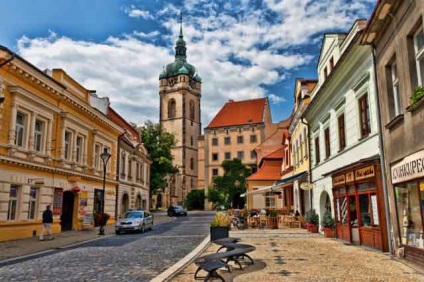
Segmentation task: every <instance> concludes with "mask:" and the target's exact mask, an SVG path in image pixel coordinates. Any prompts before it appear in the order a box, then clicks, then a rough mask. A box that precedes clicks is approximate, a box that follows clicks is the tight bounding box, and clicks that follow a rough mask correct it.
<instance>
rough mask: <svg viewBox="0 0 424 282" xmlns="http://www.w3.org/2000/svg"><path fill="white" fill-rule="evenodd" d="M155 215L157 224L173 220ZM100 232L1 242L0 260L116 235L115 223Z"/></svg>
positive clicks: (71, 232) (77, 232)
mask: <svg viewBox="0 0 424 282" xmlns="http://www.w3.org/2000/svg"><path fill="white" fill-rule="evenodd" d="M153 215H154V224H155V225H157V224H159V223H162V222H167V221H171V220H172V218H171V217H168V216H166V215H164V214H156V213H153ZM40 228H41V226H40ZM98 233H99V228H98V227H96V228H92V229H87V230H81V231H66V232H62V233H58V234H54V235H53V237H54V240H51V241H39V240H38V239H39V238H38V236H37V237H31V238H26V239H21V240H15V241H7V242H0V250H1V252H0V261H2V260H6V259H10V258H14V257H19V256H24V255H29V254H33V253H38V252H42V251H47V250H51V249H55V248H61V247H64V246H68V245H73V244H76V243H80V242H84V241H89V240H95V239H98V238H104V237H107V236H111V235H115V225H114V224H112V225H108V226H106V227H105V234H106V235H104V236H99V235H98Z"/></svg>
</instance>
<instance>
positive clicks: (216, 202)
mask: <svg viewBox="0 0 424 282" xmlns="http://www.w3.org/2000/svg"><path fill="white" fill-rule="evenodd" d="M207 198H208V201H209V202H211V203H212V209H214V210H215V209H217V208H218V207H219V206H221V205H225V198H226V195H225V194H224V192H223V191H221V190H219V189H216V188H213V187H209V188H208V195H207Z"/></svg>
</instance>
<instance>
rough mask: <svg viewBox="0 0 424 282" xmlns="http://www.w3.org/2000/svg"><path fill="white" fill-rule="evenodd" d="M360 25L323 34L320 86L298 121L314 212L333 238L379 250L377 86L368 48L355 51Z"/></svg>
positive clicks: (381, 245)
mask: <svg viewBox="0 0 424 282" xmlns="http://www.w3.org/2000/svg"><path fill="white" fill-rule="evenodd" d="M365 25H366V21H365V20H358V21H357V22H356V23H355V24H354V25H353V27H352V28H351V30H350V32H349V33H348V34H328V35H325V38H324V40H323V47H322V50H321V55H320V60H319V63H318V73H319V82H318V85H317V87H316V88H315V89H314V91H313V93H312V101H311V103H310V104H309V106H308V108H307V110H306V111H305V113H304V115H303V117H304V118H305V119H306V120H307V122H308V124H309V131H310V134H309V139H310V140H309V141H310V150H311V174H312V179H311V180H312V183H313V185H314V188H313V208H315V209H316V211H317V213H318V215H319V217H320V220H321V219H322V216H323V214H324V211H325V210H329V211H331V213H332V214H333V216H334V217H335V221H336V236H337V238H339V239H342V240H345V241H349V242H351V243H354V244H361V245H368V246H371V247H375V248H378V249H382V250H384V249H385V248H386V247H385V244H384V240H385V238H386V237H385V235H384V233H386V231H385V224H384V222H383V221H384V220H382V217H384V198H383V193H382V184H381V183H382V181H381V169H380V164H379V160H380V157H379V135H378V130H379V129H378V122H377V118H378V115H377V108H376V107H377V101H376V92H375V91H376V82H375V81H376V80H375V75H374V64H373V57H372V52H371V48H370V47H369V46H361V45H360V37H361V33H362V30H363V29H364V27H365Z"/></svg>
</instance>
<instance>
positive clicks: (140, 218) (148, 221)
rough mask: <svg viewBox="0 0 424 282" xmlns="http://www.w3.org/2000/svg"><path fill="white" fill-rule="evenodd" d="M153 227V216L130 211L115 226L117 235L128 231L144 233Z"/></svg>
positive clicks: (144, 212)
mask: <svg viewBox="0 0 424 282" xmlns="http://www.w3.org/2000/svg"><path fill="white" fill-rule="evenodd" d="M152 226H153V216H152V215H151V214H150V213H149V212H146V211H129V212H126V213H125V214H124V215H123V216H122V217H120V218H119V219H118V221H117V222H116V224H115V234H117V235H119V234H121V233H122V232H126V231H139V232H141V233H143V232H144V231H146V230H147V229H149V230H151V229H152Z"/></svg>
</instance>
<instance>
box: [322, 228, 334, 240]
mask: <svg viewBox="0 0 424 282" xmlns="http://www.w3.org/2000/svg"><path fill="white" fill-rule="evenodd" d="M324 236H325V237H326V238H334V229H333V228H329V227H324Z"/></svg>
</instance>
